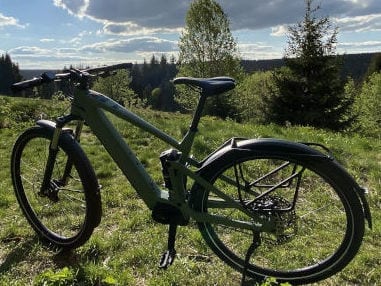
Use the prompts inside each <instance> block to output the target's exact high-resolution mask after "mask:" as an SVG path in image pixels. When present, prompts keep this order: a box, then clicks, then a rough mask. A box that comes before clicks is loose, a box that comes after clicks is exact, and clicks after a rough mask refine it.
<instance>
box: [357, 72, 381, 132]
mask: <svg viewBox="0 0 381 286" xmlns="http://www.w3.org/2000/svg"><path fill="white" fill-rule="evenodd" d="M356 91H357V90H356ZM356 94H357V96H356V99H355V104H354V112H355V113H356V115H357V116H358V117H357V118H356V122H355V124H354V130H355V131H360V132H361V134H363V135H372V136H377V137H379V136H380V133H381V72H379V73H377V72H374V73H372V74H371V75H370V76H369V77H368V78H367V80H366V81H365V82H364V84H363V85H362V87H361V92H357V93H356Z"/></svg>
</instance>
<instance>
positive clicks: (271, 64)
mask: <svg viewBox="0 0 381 286" xmlns="http://www.w3.org/2000/svg"><path fill="white" fill-rule="evenodd" d="M375 54H376V53H367V54H347V55H340V56H339V57H342V60H343V70H342V75H343V77H344V78H346V77H348V76H351V77H352V78H353V79H354V80H356V81H360V80H362V79H363V78H364V75H365V74H366V72H367V70H368V67H369V64H370V61H371V59H372V57H373V56H374V55H375ZM283 64H284V61H283V59H274V60H258V61H255V60H244V61H242V65H243V67H244V69H245V71H246V72H248V73H252V72H255V71H268V70H273V69H275V68H279V67H281V66H282V65H283Z"/></svg>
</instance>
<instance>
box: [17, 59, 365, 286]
mask: <svg viewBox="0 0 381 286" xmlns="http://www.w3.org/2000/svg"><path fill="white" fill-rule="evenodd" d="M131 66H132V65H131V64H119V65H114V66H106V67H99V68H93V69H87V70H76V69H71V70H70V71H68V72H66V73H61V74H55V75H53V74H48V73H44V74H42V75H41V76H40V77H37V78H34V79H31V80H28V81H23V82H20V83H16V84H14V85H13V89H14V90H15V91H21V90H24V89H26V88H31V87H34V86H39V85H42V84H45V83H49V82H53V81H54V80H60V81H70V82H72V83H74V84H75V89H74V92H73V94H72V95H70V98H71V110H70V113H69V114H67V115H63V116H61V117H59V118H57V120H56V121H55V122H53V121H48V120H38V121H37V122H36V124H37V126H35V127H32V128H29V129H27V130H26V131H25V132H23V133H22V134H21V135H20V136H19V137H18V139H17V141H16V143H15V145H14V148H13V151H12V156H11V175H12V182H13V185H14V190H15V194H16V197H17V200H18V203H19V204H20V206H21V209H22V211H23V213H24V215H25V216H26V218H27V220H28V222H29V224H30V225H31V226H32V228H33V229H34V230H35V231H36V233H37V234H38V235H39V236H40V237H41V238H42V239H43V240H45V241H46V242H48V243H49V244H50V245H52V246H54V247H58V248H61V249H72V248H76V247H79V246H81V245H83V244H84V243H86V241H87V240H88V239H89V237H90V236H91V234H92V233H93V230H94V229H95V228H96V227H97V226H98V225H99V223H100V221H101V190H100V186H99V184H98V181H97V178H96V175H95V173H94V170H93V168H92V165H91V163H90V161H89V159H88V158H87V156H86V154H85V152H84V151H83V150H82V148H81V146H80V136H81V131H82V128H83V125H84V124H86V125H87V126H89V128H90V129H91V130H92V132H93V133H94V134H95V135H96V137H97V138H98V139H99V140H100V142H101V143H102V145H103V146H104V147H105V149H106V150H107V151H108V153H109V154H110V155H111V157H112V158H113V160H114V161H115V162H116V164H117V165H118V166H119V168H120V169H121V170H122V172H123V173H124V175H125V176H126V178H127V179H128V180H129V182H130V183H131V185H132V186H133V188H134V189H135V190H136V192H137V193H138V194H139V196H140V198H141V199H142V200H143V201H144V203H145V204H146V205H147V207H148V208H149V209H150V210H151V211H152V218H153V220H155V221H156V222H158V223H162V224H165V225H169V231H168V241H167V251H166V252H165V253H164V254H163V255H162V257H161V259H160V267H161V268H167V267H168V266H169V265H171V264H172V263H173V260H174V258H175V255H176V251H175V240H176V230H177V227H178V226H186V225H188V223H189V221H190V219H192V220H194V221H196V222H197V225H198V228H199V230H200V232H201V234H202V237H203V238H204V240H205V242H206V243H207V245H208V246H209V247H210V248H211V249H212V250H213V251H214V253H215V254H216V255H217V256H218V257H219V258H220V259H222V260H223V261H224V262H225V263H227V264H228V265H230V266H231V267H232V268H234V269H236V270H237V271H239V272H241V273H242V282H244V281H245V279H246V277H251V278H253V279H256V280H258V281H260V280H263V279H265V278H266V277H275V278H276V279H277V280H278V281H279V282H282V281H288V282H290V283H292V284H295V285H296V284H302V283H311V282H316V281H319V280H322V279H325V278H327V277H329V276H331V275H333V274H335V273H337V272H338V271H340V270H342V269H343V268H344V267H345V266H346V265H347V264H348V263H349V262H350V261H351V260H352V259H353V258H354V256H355V255H356V253H357V252H358V250H359V248H360V245H361V242H362V238H363V235H364V229H365V221H367V222H368V225H369V227H370V228H371V227H372V222H371V213H370V209H369V206H368V203H367V200H366V198H365V194H366V191H365V189H363V188H361V187H360V186H359V185H358V184H357V183H356V182H355V180H354V179H353V178H352V177H351V176H350V175H349V174H348V172H347V171H346V170H345V169H344V168H343V167H342V166H341V165H339V163H338V162H337V161H336V160H335V159H334V158H333V156H332V154H331V152H330V151H329V150H328V149H327V148H326V147H324V146H323V145H320V144H313V143H296V142H290V141H286V140H280V139H271V138H262V139H246V138H240V137H236V138H231V139H229V140H227V141H226V142H225V143H223V144H222V145H221V146H220V147H219V148H217V149H216V150H215V151H214V152H212V153H211V154H209V155H208V156H207V157H206V158H204V159H203V160H201V161H198V160H196V159H195V158H193V156H192V155H191V149H192V144H193V142H194V139H195V136H196V133H197V131H198V124H199V121H200V118H201V115H202V110H203V107H204V104H205V101H206V99H207V97H211V96H217V95H218V94H220V93H223V92H226V91H228V90H232V89H233V88H234V87H235V81H234V79H232V78H229V77H216V78H208V79H197V78H186V77H181V78H176V79H174V80H173V83H174V84H176V85H177V84H185V85H189V86H192V87H193V88H196V89H198V90H199V101H198V105H197V107H196V110H195V112H194V115H193V118H192V121H191V124H190V126H189V129H188V131H187V133H186V134H185V135H184V137H183V138H182V140H181V141H178V140H176V139H174V138H173V137H171V136H170V135H168V134H166V133H165V132H163V131H161V130H159V129H158V128H157V127H155V126H154V125H152V124H150V123H148V122H146V121H145V120H143V119H142V118H140V117H139V116H137V115H136V114H135V113H133V112H132V111H130V110H128V109H126V108H124V107H123V106H121V105H120V104H118V103H117V102H115V101H113V100H112V99H110V98H108V97H107V96H105V95H103V94H101V93H98V92H95V91H93V90H91V89H90V88H89V83H90V82H91V80H92V79H93V78H94V77H96V76H107V75H108V74H109V73H112V72H113V71H115V70H117V69H130V68H131ZM105 111H107V112H109V113H111V114H114V115H116V116H117V117H119V118H121V119H123V120H125V121H127V122H129V123H130V124H132V125H134V126H136V127H138V128H140V129H142V130H144V131H146V132H148V133H150V134H152V135H154V136H155V137H157V138H158V139H160V140H162V141H164V142H165V143H166V144H168V145H170V146H171V147H172V148H171V149H169V150H166V151H164V152H162V153H161V155H160V161H161V165H162V172H163V177H164V187H162V186H158V185H157V184H156V183H155V182H154V180H153V179H152V178H151V176H150V175H149V174H148V173H147V171H146V170H145V168H144V166H143V165H142V163H141V162H140V161H139V160H138V159H137V158H136V157H135V155H134V153H133V152H132V150H131V149H130V147H129V145H128V143H127V142H126V141H125V140H124V138H123V137H122V136H121V135H120V134H119V133H118V131H117V130H116V128H115V127H114V126H113V124H112V123H111V121H110V120H109V119H108V118H107V116H106V115H105ZM70 122H74V123H75V124H76V125H75V128H68V127H66V126H67V124H68V123H70ZM127 139H128V138H127ZM254 254H255V255H254Z"/></svg>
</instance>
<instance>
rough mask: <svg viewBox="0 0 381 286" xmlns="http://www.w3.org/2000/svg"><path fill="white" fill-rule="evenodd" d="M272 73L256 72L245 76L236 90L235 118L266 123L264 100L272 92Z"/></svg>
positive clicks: (273, 86) (273, 85)
mask: <svg viewBox="0 0 381 286" xmlns="http://www.w3.org/2000/svg"><path fill="white" fill-rule="evenodd" d="M275 88H276V87H275V83H274V80H273V78H272V72H256V73H253V74H251V75H249V76H247V77H246V78H245V79H244V80H243V81H242V82H241V83H240V84H239V85H238V86H237V88H236V92H237V96H236V98H235V100H236V103H235V105H236V107H237V112H238V114H237V118H238V119H239V120H241V121H253V122H258V123H266V122H265V121H266V116H265V114H266V113H265V110H267V109H268V106H267V105H266V103H265V99H266V98H268V97H269V95H270V93H271V90H274V89H275Z"/></svg>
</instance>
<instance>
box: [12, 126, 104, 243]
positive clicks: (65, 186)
mask: <svg viewBox="0 0 381 286" xmlns="http://www.w3.org/2000/svg"><path fill="white" fill-rule="evenodd" d="M52 136H53V131H52V130H50V129H46V128H42V127H34V128H30V129H28V130H27V131H25V132H24V133H23V134H21V136H20V137H19V138H18V140H17V141H16V143H15V145H14V147H13V152H12V159H11V172H12V181H13V185H14V190H15V194H16V197H17V200H18V202H19V204H20V206H21V209H22V211H23V213H24V215H25V217H26V218H27V220H28V222H29V223H30V225H31V226H32V227H33V229H34V230H35V231H36V232H37V234H38V235H39V236H40V237H41V238H42V239H43V240H44V241H46V242H47V243H49V244H50V245H52V246H54V247H59V248H65V249H70V248H75V247H78V246H80V245H82V244H84V243H85V242H86V241H87V240H88V238H89V237H90V236H91V234H92V232H93V229H94V228H95V227H96V226H97V225H98V224H99V221H100V217H101V200H100V194H99V187H98V183H97V179H96V177H95V174H94V171H93V169H92V167H91V165H90V162H89V161H88V159H87V157H86V155H85V154H84V153H83V151H82V149H81V148H80V146H79V145H78V144H77V142H76V141H75V140H74V139H73V137H72V136H71V135H69V134H67V133H66V134H65V133H64V134H62V135H61V137H60V139H59V145H58V147H59V148H58V153H57V156H56V158H55V162H54V164H53V171H52V177H51V180H50V182H49V187H48V188H47V189H45V190H42V188H41V185H42V181H43V178H44V174H45V172H46V170H45V168H46V162H47V160H48V154H49V146H50V142H51V139H52ZM68 167H69V168H68ZM65 169H66V172H65Z"/></svg>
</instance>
